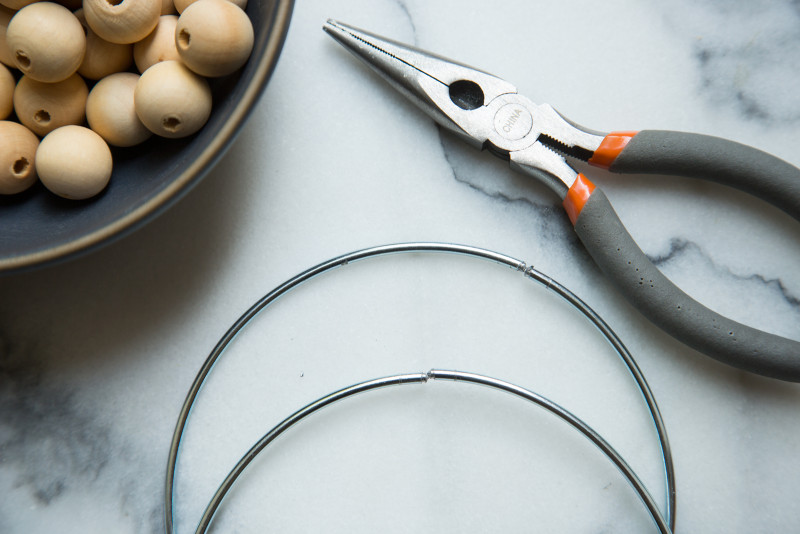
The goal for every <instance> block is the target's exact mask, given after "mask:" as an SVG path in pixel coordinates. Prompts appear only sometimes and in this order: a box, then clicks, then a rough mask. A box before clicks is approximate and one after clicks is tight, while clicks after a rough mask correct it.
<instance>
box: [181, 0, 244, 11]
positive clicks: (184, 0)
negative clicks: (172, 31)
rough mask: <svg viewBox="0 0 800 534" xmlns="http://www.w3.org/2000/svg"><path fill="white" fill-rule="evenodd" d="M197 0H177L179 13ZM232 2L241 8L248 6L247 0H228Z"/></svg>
mask: <svg viewBox="0 0 800 534" xmlns="http://www.w3.org/2000/svg"><path fill="white" fill-rule="evenodd" d="M196 1H197V0H175V9H176V10H177V11H178V13H183V10H184V9H186V8H187V7H189V5H190V4H194V3H195V2H196ZM228 1H229V2H230V3H232V4H236V5H237V6H239V8H240V9H242V10H244V9H245V8H246V7H247V0H228Z"/></svg>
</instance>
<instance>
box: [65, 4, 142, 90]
mask: <svg viewBox="0 0 800 534" xmlns="http://www.w3.org/2000/svg"><path fill="white" fill-rule="evenodd" d="M75 17H76V18H77V19H78V21H79V22H80V23H81V25H82V26H83V28H84V31H85V32H86V53H85V54H84V55H83V62H82V63H81V66H80V67H78V74H80V75H81V76H83V77H84V78H88V79H90V80H99V79H100V78H103V77H105V76H108V75H110V74H114V73H115V72H122V71H126V70H128V69H129V68H130V66H131V65H132V64H133V45H131V44H119V43H110V42H108V41H106V40H105V39H103V38H102V37H100V36H99V35H97V34H96V33H94V30H92V28H90V27H89V24H87V22H86V17H85V16H84V14H83V9H79V10H77V11H76V12H75Z"/></svg>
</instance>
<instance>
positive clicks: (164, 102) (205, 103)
mask: <svg viewBox="0 0 800 534" xmlns="http://www.w3.org/2000/svg"><path fill="white" fill-rule="evenodd" d="M134 102H135V104H136V114H137V115H138V116H139V119H141V121H142V123H143V124H144V125H145V126H146V127H147V129H148V130H150V131H151V132H153V133H154V134H156V135H160V136H162V137H170V138H178V137H186V136H188V135H192V134H193V133H195V132H197V131H198V130H199V129H200V128H202V127H203V125H204V124H205V123H206V121H207V120H208V117H209V115H210V114H211V89H210V88H209V86H208V82H207V81H206V80H205V78H202V77H200V76H198V75H197V74H195V73H194V72H192V71H191V70H189V69H188V68H187V67H186V66H185V65H184V64H183V63H181V62H180V61H162V62H161V63H156V64H155V65H153V66H152V67H150V68H149V69H147V70H146V71H144V74H142V76H141V78H139V83H137V84H136V91H135V93H134Z"/></svg>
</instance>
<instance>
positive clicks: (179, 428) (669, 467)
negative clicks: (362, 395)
mask: <svg viewBox="0 0 800 534" xmlns="http://www.w3.org/2000/svg"><path fill="white" fill-rule="evenodd" d="M408 252H445V253H453V254H460V255H463V256H473V257H477V258H482V259H486V260H490V261H493V262H495V263H498V264H501V265H506V266H508V267H510V268H512V269H514V270H516V271H519V272H521V273H523V275H524V276H525V277H526V278H530V279H532V280H534V281H536V282H538V283H540V284H541V285H543V286H544V287H546V288H547V289H549V290H551V291H553V292H555V293H556V294H557V295H559V296H561V297H562V298H563V299H564V300H566V301H567V302H568V303H570V304H571V305H572V306H573V307H574V308H576V309H577V310H578V311H580V312H581V313H582V314H583V315H584V316H585V317H586V318H587V319H589V321H590V322H591V323H592V324H593V325H594V326H595V327H596V328H597V329H598V331H600V333H601V334H603V336H604V337H605V338H606V340H607V341H608V342H609V344H610V345H611V346H612V347H613V348H614V350H615V351H616V352H617V354H618V355H619V357H620V358H621V359H622V361H623V363H625V365H626V366H627V368H628V370H629V372H630V373H631V376H632V377H633V379H634V381H635V382H636V385H637V387H638V388H639V390H640V391H641V393H642V396H643V398H644V399H645V403H646V404H647V408H648V410H649V411H650V414H651V416H652V419H653V424H654V426H655V429H656V433H657V434H658V439H659V445H660V448H661V454H662V458H663V467H664V476H665V482H666V490H667V499H666V503H665V510H664V514H663V516H662V515H661V513H660V512H659V511H658V508H657V507H655V506H654V505H653V506H651V504H652V498H651V497H649V494H647V491H646V489H644V486H641V489H642V490H644V493H641V492H639V489H638V488H637V486H636V484H635V483H632V485H633V486H634V489H636V490H637V493H639V495H640V497H642V499H643V501H644V502H645V504H646V505H647V507H648V510H649V511H650V512H651V515H652V516H653V519H654V521H655V522H656V525H657V526H658V527H659V529H660V530H661V532H671V531H672V530H674V528H675V504H676V502H675V500H676V490H675V472H674V466H673V462H672V453H671V450H670V446H669V440H668V438H667V432H666V427H665V425H664V421H663V419H662V417H661V413H660V411H659V409H658V405H657V403H656V401H655V397H654V396H653V393H652V391H651V390H650V386H649V385H648V384H647V381H646V380H645V378H644V375H643V374H642V372H641V370H640V369H639V366H638V365H637V364H636V361H635V360H634V359H633V356H632V355H631V354H630V352H629V351H628V349H627V348H626V347H625V345H624V344H623V343H622V341H621V340H620V339H619V337H618V336H617V335H616V333H615V332H614V331H613V330H612V329H611V327H610V326H609V325H608V324H607V323H606V322H605V321H603V319H602V318H601V317H600V316H599V315H598V314H597V313H596V312H595V311H594V310H593V309H592V308H590V307H589V306H588V305H587V304H586V303H585V302H583V301H582V300H581V299H580V298H578V296H577V295H575V294H574V293H572V292H571V291H570V290H569V289H567V288H566V287H565V286H563V285H561V284H560V283H559V282H557V281H556V280H554V279H553V278H551V277H549V276H547V275H546V274H544V273H542V272H540V271H538V270H536V269H534V268H533V266H528V265H527V264H526V263H525V262H524V261H521V260H517V259H515V258H512V257H510V256H506V255H503V254H500V253H497V252H493V251H490V250H486V249H481V248H477V247H472V246H468V245H457V244H450V243H423V242H419V243H398V244H391V245H382V246H377V247H372V248H367V249H362V250H358V251H354V252H351V253H348V254H344V255H341V256H338V257H336V258H333V259H330V260H328V261H325V262H323V263H320V264H318V265H316V266H314V267H311V268H310V269H308V270H306V271H303V272H302V273H300V274H298V275H296V276H294V277H292V278H290V279H289V280H287V281H286V282H284V283H283V284H281V285H279V286H277V287H276V288H275V289H273V290H272V291H270V292H269V293H267V294H266V295H264V296H263V297H262V298H261V299H259V300H258V301H256V302H255V304H253V305H252V306H251V307H250V308H249V309H248V310H247V311H246V312H245V313H244V314H242V315H241V316H240V317H239V319H237V320H236V322H235V323H234V324H233V325H232V326H231V327H230V328H229V329H228V331H227V332H226V333H225V335H223V336H222V338H221V339H220V340H219V341H218V342H217V345H216V346H215V347H214V349H213V350H212V351H211V353H210V354H209V355H208V357H207V358H206V360H205V362H204V363H203V365H202V367H201V368H200V371H199V372H198V374H197V376H196V377H195V380H194V382H193V383H192V386H191V387H190V389H189V392H188V393H187V396H186V399H185V401H184V403H183V406H182V408H181V411H180V414H179V415H178V421H177V424H176V426H175V431H174V433H173V437H172V442H171V444H170V451H169V458H168V460H167V472H166V480H165V495H164V498H165V500H164V519H165V529H166V533H167V534H173V532H174V518H173V495H174V482H175V471H176V467H177V458H178V452H179V449H180V442H181V438H182V436H183V431H184V429H185V427H186V423H187V421H188V418H189V414H190V412H191V408H192V406H193V404H194V401H195V399H196V398H197V395H198V394H199V392H200V389H201V388H202V386H203V384H204V383H205V380H206V378H208V375H209V374H210V373H211V370H212V368H213V366H214V364H215V363H216V361H217V360H218V359H219V358H220V357H221V356H222V353H223V352H224V351H225V349H226V347H227V346H228V344H230V342H231V341H232V340H233V339H234V338H235V337H236V334H237V333H239V331H241V330H242V329H243V328H244V327H245V326H247V324H248V323H249V322H250V321H251V320H252V319H253V318H254V317H255V316H256V315H257V314H258V313H259V312H261V311H262V310H263V309H264V308H266V307H267V306H269V305H270V304H271V303H272V302H274V301H275V300H277V299H278V298H279V297H281V296H282V295H284V294H286V293H288V292H289V291H291V290H292V289H294V288H296V287H297V286H299V285H300V284H302V283H304V282H306V281H308V280H311V279H312V278H314V277H316V276H318V275H320V274H322V273H325V272H327V271H330V270H332V269H334V268H336V267H342V266H344V265H347V264H349V263H352V262H354V261H359V260H363V259H367V258H371V257H376V256H384V255H388V254H397V253H408ZM465 375H467V374H465ZM403 376H408V375H403ZM417 376H423V375H417ZM424 376H427V375H424ZM469 376H471V377H476V380H475V381H476V382H478V383H480V380H479V379H483V380H495V379H489V378H488V377H480V375H469ZM478 378H479V379H478ZM379 380H380V379H379ZM426 380H427V379H426ZM420 381H422V380H421V379H420ZM371 382H374V381H371ZM497 382H498V383H500V382H502V381H497ZM368 383H370V382H368ZM502 384H507V385H508V386H510V388H512V389H513V388H517V389H518V390H520V392H525V394H524V395H521V396H523V397H524V398H528V400H532V401H534V399H533V397H536V398H538V399H542V400H543V401H544V402H545V403H546V404H547V405H549V406H556V407H558V405H555V404H554V403H552V402H550V401H548V400H547V399H543V398H542V397H539V396H538V395H536V394H535V393H533V392H530V391H528V390H524V389H523V388H519V387H518V386H513V385H511V384H508V383H505V382H502ZM384 385H388V384H384ZM484 385H495V386H498V385H499V384H489V383H488V382H485V383H484ZM357 386H358V385H357ZM357 386H352V387H357ZM348 389H350V388H346V389H345V390H341V391H340V392H337V393H334V394H332V395H337V394H339V393H341V392H342V391H346V390H348ZM371 389H374V387H373V388H371ZM500 389H504V390H506V391H509V392H514V391H511V389H506V388H505V387H500ZM356 392H357V391H356ZM351 394H353V393H351ZM525 395H531V396H533V397H527V396H525ZM345 396H349V395H345ZM329 397H330V396H329ZM329 397H325V398H323V399H320V401H322V400H324V399H327V398H329ZM320 401H317V402H320ZM534 402H535V401H534ZM314 404H315V403H312V404H311V405H309V406H313V405H314ZM328 404H330V403H328ZM540 405H544V404H540ZM309 406H307V407H306V408H304V409H303V410H305V409H307V408H308V407H309ZM545 407H547V406H545ZM303 410H301V411H300V412H296V414H295V415H297V414H299V413H301V412H302V411H303ZM314 411H315V410H314ZM551 411H553V413H556V414H557V415H559V416H560V417H562V419H564V420H567V421H568V422H570V424H572V421H571V420H570V418H572V419H573V420H576V421H578V422H580V420H579V419H577V418H576V417H575V416H573V415H572V414H570V413H569V412H567V411H566V410H564V409H563V408H560V407H558V409H555V410H551ZM309 413H313V411H312V412H309ZM306 415H308V414H306ZM303 417H304V416H303ZM301 418H302V417H301ZM290 419H291V417H290ZM284 422H286V421H284ZM295 422H296V421H295ZM580 423H581V424H582V425H583V426H585V427H586V429H587V430H588V431H589V432H590V433H591V435H594V436H597V437H598V438H600V436H599V435H597V433H596V432H594V431H593V430H592V429H591V428H590V427H588V425H585V423H582V422H580ZM292 424H293V423H292ZM278 426H279V427H280V425H278ZM289 426H291V425H289ZM573 426H575V425H574V424H573ZM575 427H576V428H578V429H579V430H580V428H579V427H578V426H575ZM276 428H278V427H276ZM284 430H285V429H284ZM273 431H275V429H273ZM281 432H282V431H281ZM584 434H585V435H586V436H587V437H589V439H591V440H592V441H593V442H594V443H595V444H596V445H598V447H600V448H601V450H603V452H604V453H606V455H607V456H608V455H609V451H613V454H612V455H610V456H609V458H611V459H612V461H614V463H615V465H617V467H618V468H620V469H621V470H622V471H623V474H625V470H624V469H623V468H621V467H620V465H621V464H620V463H618V462H617V461H616V460H614V457H613V456H614V455H615V454H616V456H617V457H619V455H618V454H617V453H616V451H614V450H613V448H611V447H610V445H608V444H606V445H607V447H608V449H609V451H607V450H606V449H604V447H602V446H600V445H599V444H598V441H595V440H594V439H593V438H592V437H591V436H590V434H586V433H584ZM269 435H270V434H267V435H266V436H265V438H266V437H267V436H269ZM275 437H276V436H275ZM263 439H264V438H262V440H261V441H263ZM272 439H274V437H273V438H272ZM600 440H602V438H600ZM261 441H259V443H261ZM270 441H271V440H270ZM602 442H603V443H605V441H602ZM256 446H258V444H256ZM256 446H254V448H255V447H256ZM264 446H266V445H264ZM262 448H263V447H262ZM253 450H254V449H251V452H252V451H253ZM255 454H257V452H256V453H255ZM248 455H249V453H248ZM248 455H245V457H243V459H242V461H245V460H246V459H247V458H248ZM250 460H252V458H250ZM619 460H620V461H621V460H622V459H621V458H619ZM248 463H249V461H248ZM622 464H624V465H626V464H625V462H624V461H622ZM245 465H246V464H245ZM242 469H243V467H242ZM628 470H630V468H628ZM234 471H235V469H234ZM234 471H232V472H231V474H233V473H234ZM630 474H632V475H633V477H634V479H636V480H638V478H636V475H635V473H633V471H630ZM230 476H231V475H229V477H230ZM236 477H238V474H237V475H236V476H235V477H234V478H233V480H235V478H236ZM626 478H628V480H629V481H631V478H629V477H628V475H627V474H626ZM226 480H227V479H226ZM233 480H232V481H231V484H232V483H233ZM639 484H641V483H640V482H639ZM224 486H225V483H223V485H222V486H220V490H218V493H219V492H220V491H223V495H221V496H220V497H219V498H220V501H221V498H222V496H224V493H225V492H227V489H224ZM644 495H646V498H645V497H644ZM215 499H216V495H215ZM213 502H214V501H213V500H212V503H211V504H213ZM211 504H210V505H209V506H211ZM218 505H219V502H217V506H218ZM207 512H208V509H207ZM211 515H213V511H212V512H211ZM206 519H207V522H206V524H205V527H204V529H202V530H201V527H203V523H202V522H201V525H200V526H198V530H197V532H198V533H200V532H205V528H207V527H208V523H210V520H211V516H209V517H208V518H206V517H205V515H204V520H206Z"/></svg>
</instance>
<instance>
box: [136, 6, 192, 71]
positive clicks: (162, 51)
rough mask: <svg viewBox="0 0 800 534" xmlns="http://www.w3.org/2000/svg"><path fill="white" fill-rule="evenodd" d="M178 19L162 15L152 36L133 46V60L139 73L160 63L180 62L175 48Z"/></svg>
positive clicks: (173, 16)
mask: <svg viewBox="0 0 800 534" xmlns="http://www.w3.org/2000/svg"><path fill="white" fill-rule="evenodd" d="M177 25H178V17H177V16H175V15H162V16H161V17H159V19H158V26H156V29H155V30H153V31H152V32H151V33H150V35H148V36H147V37H145V38H144V39H142V40H141V41H139V42H138V43H136V44H135V45H133V60H134V61H135V62H136V68H137V69H138V70H139V72H144V71H146V70H147V69H149V68H150V67H152V66H153V65H155V64H156V63H158V62H160V61H169V60H171V59H175V60H178V59H180V58H181V57H180V55H179V54H178V48H177V47H176V46H175V27H176V26H177Z"/></svg>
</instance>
